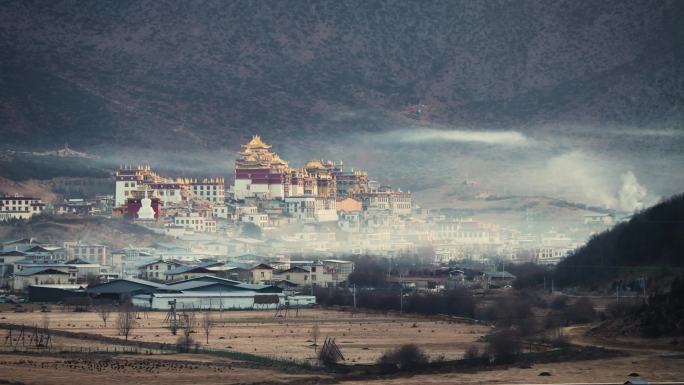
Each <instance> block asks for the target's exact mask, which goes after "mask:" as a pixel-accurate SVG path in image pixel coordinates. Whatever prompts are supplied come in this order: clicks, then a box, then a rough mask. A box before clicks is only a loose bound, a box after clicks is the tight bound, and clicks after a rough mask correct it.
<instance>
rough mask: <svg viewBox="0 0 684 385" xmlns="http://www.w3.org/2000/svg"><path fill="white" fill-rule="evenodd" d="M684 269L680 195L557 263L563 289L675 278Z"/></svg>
mask: <svg viewBox="0 0 684 385" xmlns="http://www.w3.org/2000/svg"><path fill="white" fill-rule="evenodd" d="M682 268H684V195H678V196H674V197H672V198H670V199H668V200H666V201H663V202H661V203H659V204H657V205H655V206H653V207H651V208H649V209H646V210H644V211H642V212H640V213H637V214H635V215H634V216H633V217H632V218H631V219H630V220H629V221H628V222H623V223H620V224H618V225H616V226H615V227H613V228H612V229H610V230H608V231H606V232H604V233H601V234H599V235H597V236H595V237H594V238H592V239H591V240H590V241H589V242H588V243H587V244H586V245H585V246H583V247H581V248H580V249H579V250H577V251H576V252H575V253H574V254H573V255H571V256H569V257H568V258H566V259H565V260H563V261H562V262H561V263H559V264H558V266H557V267H556V270H555V279H556V282H557V283H558V284H560V285H561V286H575V285H577V286H584V287H590V288H591V287H597V286H600V285H605V284H607V283H610V282H611V281H612V280H615V279H620V278H634V277H635V276H654V275H656V274H661V273H666V274H676V273H679V272H681V271H682Z"/></svg>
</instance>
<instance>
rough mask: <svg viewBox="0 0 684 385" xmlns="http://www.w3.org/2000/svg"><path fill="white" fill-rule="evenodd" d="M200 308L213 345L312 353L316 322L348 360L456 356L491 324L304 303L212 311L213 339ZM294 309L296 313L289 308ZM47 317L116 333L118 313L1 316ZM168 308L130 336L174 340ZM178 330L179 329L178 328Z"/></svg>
mask: <svg viewBox="0 0 684 385" xmlns="http://www.w3.org/2000/svg"><path fill="white" fill-rule="evenodd" d="M203 314H204V313H202V312H197V313H196V314H195V321H196V323H197V326H195V327H194V331H195V333H193V334H192V335H193V339H194V340H195V341H196V342H199V343H200V344H201V346H203V347H206V348H210V349H222V350H232V351H239V352H246V353H253V354H259V355H267V356H275V357H280V358H287V359H296V360H307V359H312V360H313V359H314V357H315V354H316V353H315V352H314V348H313V347H312V346H311V345H312V328H313V326H314V325H315V324H317V325H318V328H319V331H320V332H319V338H318V344H319V345H320V344H322V342H323V339H324V338H325V337H326V336H328V337H333V338H335V339H336V342H337V344H338V346H339V347H340V349H341V350H342V353H343V354H344V355H345V358H346V359H347V362H349V363H369V362H374V361H375V360H376V359H377V358H378V357H379V356H380V355H381V354H382V353H383V352H384V351H386V350H388V349H391V348H394V347H397V346H399V345H402V344H406V343H411V342H416V341H420V346H421V347H422V348H424V349H425V350H426V351H427V352H428V353H429V354H430V355H431V356H432V357H434V358H436V357H440V356H444V357H445V358H446V359H457V358H460V357H462V356H463V353H464V351H465V350H466V349H467V348H468V347H469V346H471V345H478V346H479V347H480V349H482V348H483V346H482V343H481V342H478V339H479V338H480V337H481V336H482V335H484V334H485V333H486V332H487V331H488V330H489V327H488V326H484V325H468V324H459V323H452V322H448V321H441V320H433V319H427V318H416V317H397V316H396V315H380V314H368V313H356V314H352V313H349V312H339V311H330V310H319V309H304V310H301V311H300V314H299V316H298V317H295V316H288V317H287V318H275V317H274V314H275V313H274V312H272V311H226V312H222V313H219V312H211V313H210V314H211V317H212V321H213V323H214V326H213V328H212V330H211V332H210V335H209V343H206V336H205V335H204V333H203V330H202V328H201V327H200V325H199V324H200V323H201V320H202V317H203ZM291 314H293V313H291ZM44 317H47V318H48V319H49V324H50V328H52V329H58V330H66V331H71V332H86V333H93V334H100V335H103V336H109V337H118V338H123V337H121V336H119V333H118V330H117V328H116V327H115V324H116V318H117V314H116V313H112V314H111V315H110V318H109V319H108V321H107V327H105V326H104V323H103V321H102V320H101V319H100V317H99V315H98V314H97V313H96V312H67V311H63V310H59V309H53V310H52V311H51V312H49V313H41V312H39V311H34V312H26V313H15V312H11V311H7V310H6V311H3V312H2V313H0V322H7V323H14V324H25V325H38V326H41V325H42V324H43V323H44V322H45V321H44ZM165 317H166V312H147V313H139V319H138V320H137V326H136V328H135V329H134V330H133V331H132V333H131V335H130V336H129V340H132V341H146V342H163V343H169V344H173V343H176V342H177V340H178V336H174V335H172V334H171V332H170V330H169V329H168V328H167V327H166V326H165V324H164V322H163V321H164V318H165ZM179 334H180V333H179Z"/></svg>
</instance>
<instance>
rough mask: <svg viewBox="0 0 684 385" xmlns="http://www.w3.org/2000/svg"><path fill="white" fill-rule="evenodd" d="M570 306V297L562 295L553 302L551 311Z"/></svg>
mask: <svg viewBox="0 0 684 385" xmlns="http://www.w3.org/2000/svg"><path fill="white" fill-rule="evenodd" d="M567 304H568V297H566V296H564V295H561V296H558V297H556V298H554V299H553V300H552V301H551V309H555V310H561V309H564V308H565V306H567Z"/></svg>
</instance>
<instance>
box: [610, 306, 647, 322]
mask: <svg viewBox="0 0 684 385" xmlns="http://www.w3.org/2000/svg"><path fill="white" fill-rule="evenodd" d="M640 307H641V306H640V305H634V304H628V303H624V302H622V303H619V302H618V303H616V302H613V303H610V304H608V306H606V316H607V317H608V318H611V319H615V318H622V317H626V316H628V315H632V314H634V313H636V311H637V310H638V309H639V308H640Z"/></svg>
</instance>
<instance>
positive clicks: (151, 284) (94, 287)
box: [87, 278, 166, 293]
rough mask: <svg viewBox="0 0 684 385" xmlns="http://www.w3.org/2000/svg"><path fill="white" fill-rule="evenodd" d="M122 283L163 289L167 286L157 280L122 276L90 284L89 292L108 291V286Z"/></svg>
mask: <svg viewBox="0 0 684 385" xmlns="http://www.w3.org/2000/svg"><path fill="white" fill-rule="evenodd" d="M121 283H128V284H131V285H137V286H145V287H148V288H150V289H163V288H165V287H166V285H164V284H163V283H157V282H151V281H146V280H144V279H138V278H120V279H115V280H112V281H109V282H105V283H99V284H97V285H91V286H88V288H87V290H88V292H95V293H99V292H108V291H107V290H106V289H107V288H108V287H114V286H116V285H119V284H121Z"/></svg>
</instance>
